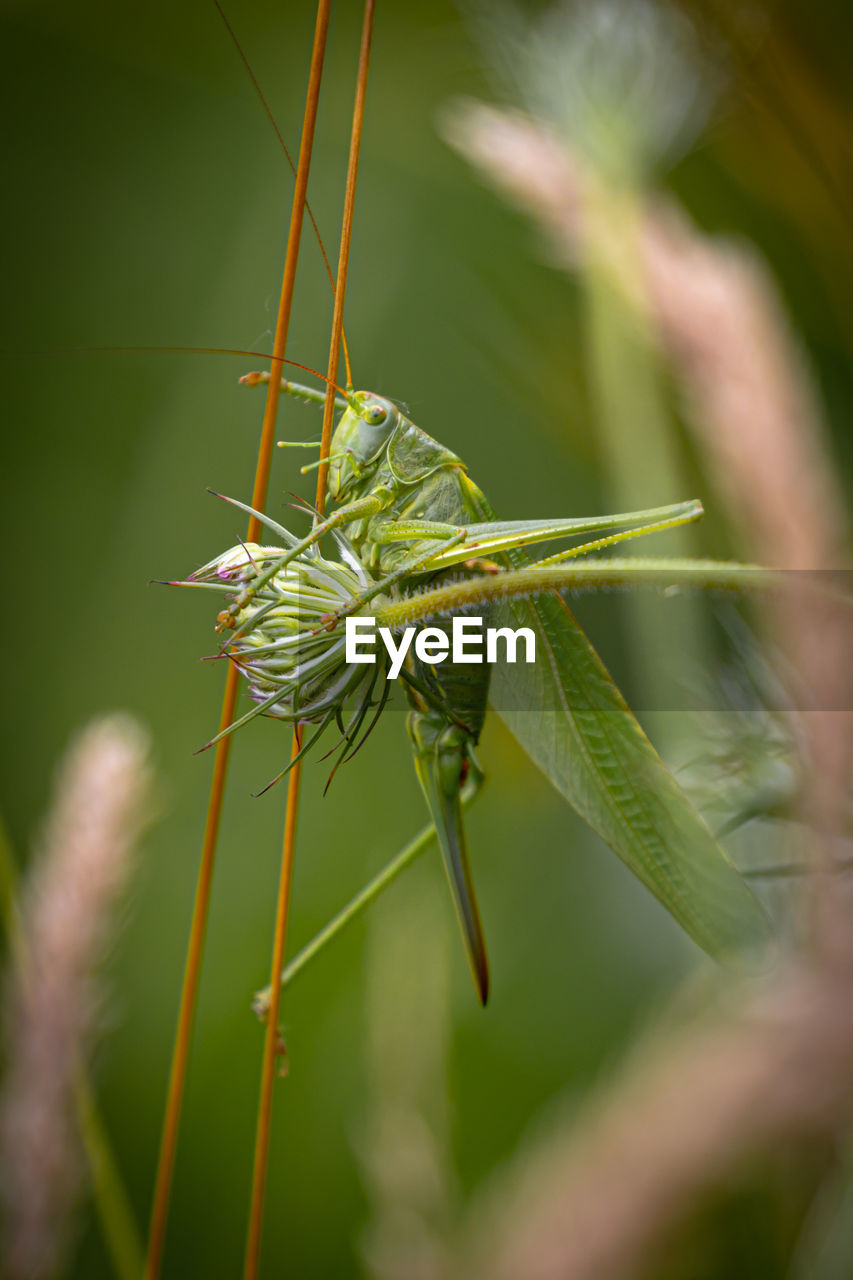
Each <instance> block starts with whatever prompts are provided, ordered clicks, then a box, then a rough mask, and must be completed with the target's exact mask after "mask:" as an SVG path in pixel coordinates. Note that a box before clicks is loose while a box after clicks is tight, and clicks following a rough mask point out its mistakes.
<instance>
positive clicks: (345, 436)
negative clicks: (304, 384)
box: [329, 391, 402, 502]
mask: <svg viewBox="0 0 853 1280" xmlns="http://www.w3.org/2000/svg"><path fill="white" fill-rule="evenodd" d="M348 399H349V408H347V409H346V410H345V411H344V413H343V414H342V415H341V418H340V420H339V422H338V425H337V427H336V428H335V434H334V436H333V437H332V445H331V454H332V459H333V460H332V461H331V462H330V464H329V493H330V494H331V496H332V497H333V498H334V500H335V501H336V502H348V501H350V500H351V499H352V498H354V497H356V496H357V495H358V492H359V490H360V488H361V482H362V481H363V480H364V479H366V478H369V477H370V476H372V474H373V472H374V471H375V470H376V468H377V467H378V465H379V462H380V460H381V458H382V456H383V454H384V453H385V451H386V449H387V448H388V445H389V443H390V441H391V438H392V436H393V435H394V432H395V431H396V430H397V428H398V426H399V425H400V421H401V418H402V415H401V413H400V411H399V409H397V408H396V406H395V405H393V404H392V403H391V401H390V400H385V399H384V398H383V397H382V396H376V395H374V394H373V392H371V391H356V392H354V393H351V394H350V395H349V396H348Z"/></svg>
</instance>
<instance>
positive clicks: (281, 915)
mask: <svg viewBox="0 0 853 1280" xmlns="http://www.w3.org/2000/svg"><path fill="white" fill-rule="evenodd" d="M301 745H302V735H301V732H300V730H299V729H298V728H297V729H296V730H294V734H293V746H292V748H291V759H294V758H295V756H296V755H297V754H298V752H299V748H300V747H301ZM301 777H302V762H301V761H297V762H296V764H294V766H293V768H292V769H291V771H290V777H289V779H288V786H287V809H286V811H285V818H284V839H283V842H282V854H281V874H280V876H279V885H278V901H277V903H276V927H275V934H274V936H273V958H272V971H273V975H275V974H277V973H281V970H282V967H283V965H284V948H285V941H286V937H287V920H288V916H289V914H290V887H291V884H292V882H293V854H294V849H295V846H296V818H297V814H298V812H299V786H300V782H301ZM273 985H274V987H276V988H278V991H279V992H280V990H281V988H280V986H279V984H278V983H274V984H273ZM278 1007H279V1000H278V997H277V995H276V994H273V997H272V999H271V1000H270V1009H269V1013H268V1015H267V1022H266V1030H265V1032H264V1056H263V1062H262V1066H261V1088H260V1098H259V1100H258V1121H257V1127H256V1132H255V1151H254V1158H253V1163H252V1195H251V1202H250V1206H249V1227H248V1231H247V1234H246V1257H245V1262H244V1267H243V1275H244V1277H245V1280H255V1277H256V1276H257V1274H258V1266H259V1264H260V1257H261V1231H262V1228H263V1217H264V1194H265V1191H266V1179H267V1166H268V1162H269V1143H270V1128H271V1125H272V1100H273V1086H274V1084H275V1076H276V1059H277V1058H278V1056H279V1054H280V1052H281V1042H280V1036H279V1029H278Z"/></svg>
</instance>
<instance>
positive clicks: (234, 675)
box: [145, 0, 331, 1280]
mask: <svg viewBox="0 0 853 1280" xmlns="http://www.w3.org/2000/svg"><path fill="white" fill-rule="evenodd" d="M330 8H331V0H319V3H318V6H317V23H316V28H315V32H314V48H313V52H312V57H311V72H310V76H309V82H308V92H307V96H306V103H305V118H304V123H303V129H302V142H301V146H300V151H299V166H298V169H297V173H296V184H295V187H294V193H293V211H292V216H291V221H290V231H289V235H288V240H287V254H286V258H285V265H284V275H283V278H282V287H281V301H280V304H279V310H278V320H277V324H276V332H275V341H274V344H273V358H272V373H273V377H271V378H270V383H269V387H268V388H267V399H266V406H265V409H264V419H263V426H262V428H261V439H260V444H259V447H258V461H257V466H256V470H255V484H254V488H253V491H252V506H254V507H257V508H259V509H262V508H263V506H264V503H265V501H266V494H267V487H268V484H269V473H270V463H271V460H272V448H273V437H274V435H275V420H276V413H277V410H278V401H279V394H280V390H281V386H280V383H281V374H282V372H283V369H284V364H283V361H284V354H285V349H286V346H287V332H288V327H289V324H290V312H291V308H292V304H293V290H294V285H295V281H296V264H297V261H298V256H299V241H300V237H301V233H302V222H303V217H304V212H305V197H306V192H307V188H308V172H309V169H310V165H311V152H312V148H313V142H314V127H315V123H316V119H317V104H318V100H319V94H320V81H321V78H322V71H323V59H324V56H325V51H326V36H327V33H328V27H329V11H330ZM260 528H261V526H260V522H259V521H258V520H257V518H256V517H254V516H253V517H252V518H251V520H250V521H249V529H248V535H247V537H248V541H250V542H254V541H256V540H257V539H258V537H259V535H260ZM237 682H238V672H237V670H236V668H235V667H233V666H232V667H229V670H228V675H227V678H226V681H225V692H224V695H223V699H222V714H221V716H220V726H219V727H220V730H222V729H225V728H227V727H228V725H229V724H230V723H231V721H232V720H233V718H234V706H235V703H236V699H237ZM230 750H231V739H230V737H226V738H223V739H222V740H221V741H220V742H219V743H218V744H217V747H216V756H215V759H214V764H213V779H212V782H211V788H210V799H209V802H208V808H207V819H206V822H205V830H204V840H203V842H202V851H201V864H200V866H199V873H198V881H197V884H196V893H195V902H194V906H193V918H192V926H191V929H190V938H189V943H188V946H187V959H186V964H185V968H184V980H183V986H182V989H181V1002H180V1006H179V1010H178V1025H177V1030H176V1032H175V1042H174V1047H173V1049H172V1063H171V1068H170V1072H169V1085H168V1091H167V1095H166V1108H165V1113H164V1117H163V1131H162V1136H161V1140H160V1153H159V1158H158V1163H157V1173H156V1177H155V1182H154V1194H153V1199H152V1209H151V1222H150V1227H149V1233H148V1251H147V1258H146V1263H145V1280H157V1277H158V1276H159V1274H160V1267H161V1264H162V1259H163V1246H164V1243H165V1235H166V1222H167V1219H168V1213H169V1202H170V1199H171V1190H172V1178H173V1173H174V1168H175V1155H176V1151H177V1142H178V1127H179V1124H180V1116H181V1106H182V1102H183V1096H184V1089H185V1085H186V1076H187V1062H188V1058H189V1049H190V1042H191V1039H192V1030H193V1023H194V1020H195V1011H196V1005H197V1003H198V989H199V981H200V978H201V963H202V956H203V952H204V940H205V934H206V931H207V918H208V912H209V907H210V892H211V886H212V882H213V868H214V862H215V858H216V843H217V837H218V834H219V823H220V818H221V815H222V802H223V797H224V794H225V781H226V777H227V774H228V758H229V755H230Z"/></svg>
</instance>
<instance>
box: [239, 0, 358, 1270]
mask: <svg viewBox="0 0 853 1280" xmlns="http://www.w3.org/2000/svg"><path fill="white" fill-rule="evenodd" d="M374 7H375V6H374V0H366V3H365V6H364V22H363V24H362V34H361V50H360V54H359V62H358V77H357V82H356V95H355V104H354V107H353V119H352V134H351V138H350V154H349V164H348V167H347V181H346V192H345V196H344V216H343V225H342V227H341V247H340V254H339V257H338V275H337V280H336V283H335V306H334V313H333V316H332V336H331V341H330V344H329V374H328V377H329V380H328V382H327V384H326V401H325V409H324V414H323V435H322V443H321V446H320V457H321V458H322V459H323V460H324V461H323V463H322V465H321V467H320V471H319V475H318V477H317V496H316V502H315V505H316V508H317V512H318V518H319V516H321V515H322V514H323V512H324V510H325V505H326V476H327V474H328V463H327V462H326V461H325V459H327V458H328V455H329V442H330V440H331V435H332V419H333V416H334V410H335V387H334V383H335V381H336V375H337V369H338V359H339V355H340V344H341V334H342V332H343V321H344V299H345V295H346V280H347V268H348V265H349V253H350V245H351V242H352V222H353V209H354V206H355V189H356V181H357V178H358V161H359V153H360V150H361V135H362V131H363V128H364V103H365V95H366V92H367V73H368V68H369V66H370V46H371V41H372V38H373V15H374ZM299 745H300V734H299V730H298V729H297V730H296V732H295V733H294V735H293V755H296V753H297V752H298V750H299ZM291 758H292V756H291ZM300 777H301V773H300V766H299V764H296V765H294V767H293V769H292V771H291V774H290V780H289V786H288V792H287V813H286V816H285V826H284V843H283V849H282V861H281V875H280V878H279V890H278V905H277V909H276V922H275V935H274V939H273V955H272V970H271V975H270V1006H269V1010H268V1012H267V1023H266V1029H265V1034H264V1056H263V1065H262V1069H261V1090H260V1099H259V1102H258V1123H257V1131H256V1135H255V1154H254V1162H253V1170H252V1195H251V1202H250V1205H249V1228H248V1233H247V1237H246V1256H245V1263H244V1268H243V1280H257V1275H258V1268H259V1265H260V1253H261V1231H262V1226H263V1214H264V1197H265V1192H266V1180H267V1168H268V1160H269V1141H270V1128H271V1125H272V1102H273V1087H274V1085H275V1062H276V1056H277V1053H278V1050H279V1030H278V1015H279V1006H280V1001H281V971H282V969H283V967H284V955H285V943H286V937H287V921H288V916H289V913H290V891H291V884H292V880H293V844H294V839H295V835H296V813H297V808H298V804H299V783H300Z"/></svg>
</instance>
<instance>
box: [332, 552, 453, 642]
mask: <svg viewBox="0 0 853 1280" xmlns="http://www.w3.org/2000/svg"><path fill="white" fill-rule="evenodd" d="M451 527H452V526H448V528H451ZM464 539H465V530H464V529H456V530H454V531H453V536H452V537H450V538H448V539H447V541H445V542H442V549H443V550H444V549H446V548H448V547H454V546H456V545H457V544H458V543H460V542H463V541H464ZM434 556H435V551H434V549H433V548H432V547H428V548H427V550H426V551H422V552H421V553H420V554H419V555H413V556H412V557H411V558H409V559H406V560H404V561H403V563H402V564H401V565H398V567H397V568H396V569H395V570H394V571H393V572H392V573H388V574H386V575H385V577H383V578H380V579H379V580H378V581H377V582H374V583H373V585H372V586H371V587H369V588H368V589H367V590H366V591H360V592H359V593H358V595H356V596H353V598H352V599H351V600H350V602H349V604H348V605H346V606H345V607H344V608H343V609H338V611H337V612H336V613H335V614H332V615H331V616H330V617H329V619H328V626H329V629H330V630H331V629H332V628H334V627H335V626H336V625H337V623H338V622H339V621H340V619H341V618H346V617H347V616H348V615H349V614H352V613H356V612H357V611H358V610H359V609H360V608H361V607H362V605H365V604H367V603H368V602H369V601H370V600H373V599H375V598H376V596H378V595H383V594H384V593H385V592H386V591H388V590H390V588H391V587H393V586H396V584H397V583H398V582H400V581H402V579H403V578H407V577H409V576H410V575H411V574H413V573H422V572H424V571H425V570H427V569H429V562H430V561H431V560H432V559H433V558H434Z"/></svg>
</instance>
